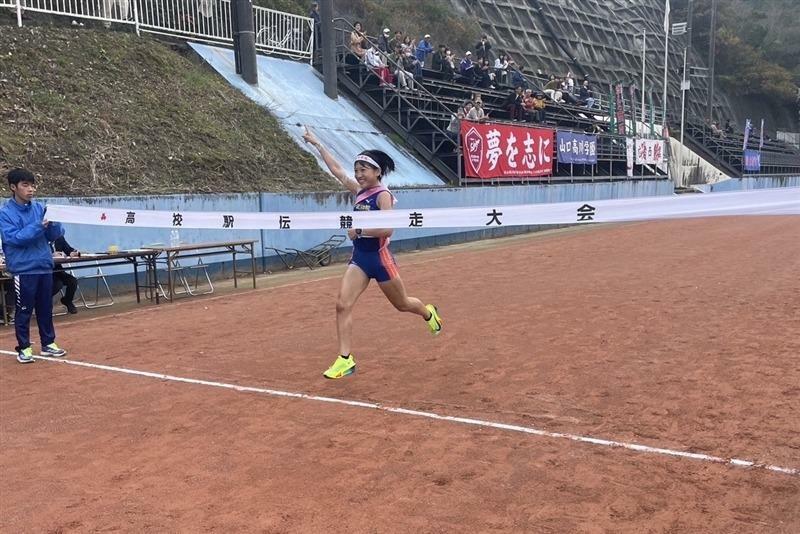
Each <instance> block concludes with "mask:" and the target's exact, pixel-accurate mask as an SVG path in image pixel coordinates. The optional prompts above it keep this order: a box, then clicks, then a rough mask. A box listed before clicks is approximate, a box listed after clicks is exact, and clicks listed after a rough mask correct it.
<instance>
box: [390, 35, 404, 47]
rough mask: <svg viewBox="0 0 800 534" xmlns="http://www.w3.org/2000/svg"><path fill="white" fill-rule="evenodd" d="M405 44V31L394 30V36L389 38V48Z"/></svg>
mask: <svg viewBox="0 0 800 534" xmlns="http://www.w3.org/2000/svg"><path fill="white" fill-rule="evenodd" d="M401 44H403V32H401V31H400V30H396V31H395V32H394V37H392V38H391V39H390V40H389V50H392V51H393V50H394V49H395V48H397V47H398V46H400V45H401Z"/></svg>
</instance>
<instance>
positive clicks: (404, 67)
mask: <svg viewBox="0 0 800 534" xmlns="http://www.w3.org/2000/svg"><path fill="white" fill-rule="evenodd" d="M392 59H393V60H394V66H393V68H394V69H395V70H394V75H395V77H396V78H397V86H398V87H400V88H401V89H408V90H410V91H413V90H414V89H415V87H414V74H413V72H412V71H413V70H414V60H413V58H412V57H411V53H410V52H403V49H402V48H401V47H399V46H398V47H397V48H396V49H395V51H394V54H393V55H392Z"/></svg>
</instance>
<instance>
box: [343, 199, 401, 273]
mask: <svg viewBox="0 0 800 534" xmlns="http://www.w3.org/2000/svg"><path fill="white" fill-rule="evenodd" d="M383 192H387V193H389V194H390V195H391V192H389V190H388V189H386V188H385V187H383V186H381V185H379V186H376V187H371V188H369V189H362V190H361V191H359V192H358V195H357V196H356V203H355V205H354V206H353V211H376V210H379V209H381V208H380V206H378V196H379V195H380V194H381V193H383ZM350 264H351V265H355V266H356V267H358V268H359V269H361V270H362V271H364V273H365V274H366V275H367V276H368V277H369V278H374V279H375V280H376V281H377V282H388V281H389V280H392V279H394V278H397V276H398V274H399V272H398V270H397V263H396V262H395V261H394V256H392V253H391V252H390V251H389V239H388V238H386V237H370V236H361V237H359V238H358V239H356V240H354V241H353V257H352V258H350Z"/></svg>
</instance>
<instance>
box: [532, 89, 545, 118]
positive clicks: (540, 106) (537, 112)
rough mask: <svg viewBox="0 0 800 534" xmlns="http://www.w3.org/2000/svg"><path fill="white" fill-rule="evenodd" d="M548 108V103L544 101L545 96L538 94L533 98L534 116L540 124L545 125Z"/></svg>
mask: <svg viewBox="0 0 800 534" xmlns="http://www.w3.org/2000/svg"><path fill="white" fill-rule="evenodd" d="M546 107H547V103H546V102H545V101H544V94H542V93H536V95H535V96H534V97H533V116H534V118H535V120H536V122H538V123H539V124H544V121H545V119H546V112H545V108H546Z"/></svg>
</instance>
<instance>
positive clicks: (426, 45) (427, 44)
mask: <svg viewBox="0 0 800 534" xmlns="http://www.w3.org/2000/svg"><path fill="white" fill-rule="evenodd" d="M432 53H433V45H431V36H430V35H429V34H427V33H426V34H425V37H423V38H422V40H421V41H420V42H418V43H417V52H416V54H415V55H416V57H417V61H419V63H420V74H421V71H422V67H424V66H425V62H426V61H427V59H428V54H432Z"/></svg>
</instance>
